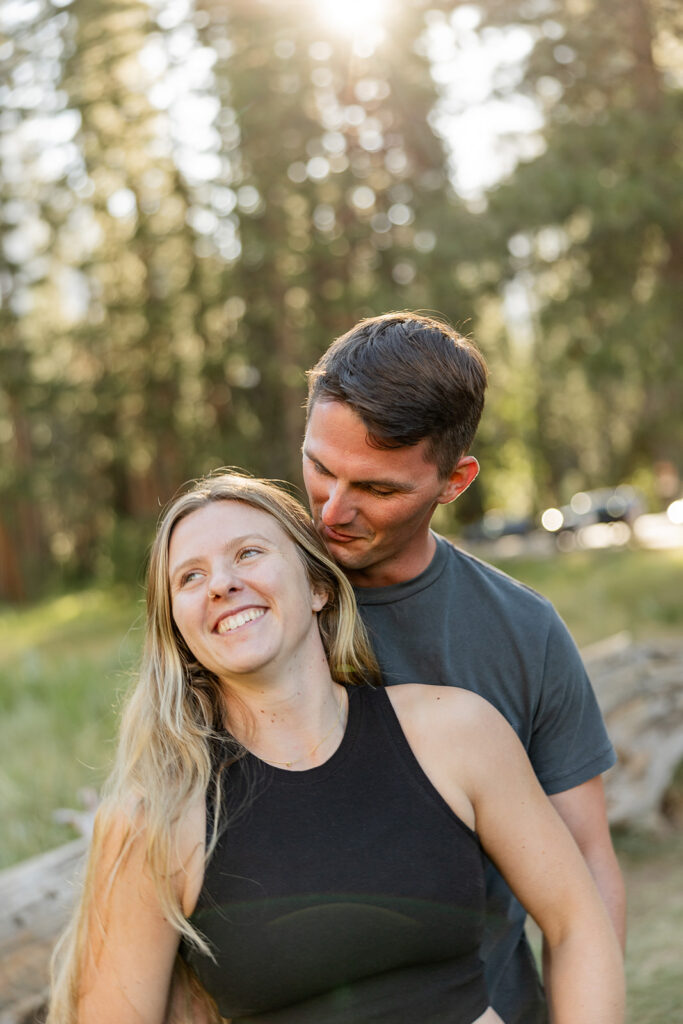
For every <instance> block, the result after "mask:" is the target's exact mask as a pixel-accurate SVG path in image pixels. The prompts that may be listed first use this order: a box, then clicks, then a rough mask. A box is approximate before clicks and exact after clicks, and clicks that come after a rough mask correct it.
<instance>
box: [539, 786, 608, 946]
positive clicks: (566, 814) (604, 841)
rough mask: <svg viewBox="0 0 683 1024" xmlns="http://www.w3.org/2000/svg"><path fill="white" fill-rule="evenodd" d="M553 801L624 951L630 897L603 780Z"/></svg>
mask: <svg viewBox="0 0 683 1024" xmlns="http://www.w3.org/2000/svg"><path fill="white" fill-rule="evenodd" d="M550 801H551V803H552V804H553V806H554V807H555V810H556V811H557V813H558V814H559V815H560V817H561V818H562V820H563V821H564V823H565V825H566V826H567V828H568V829H569V831H570V832H571V834H572V835H573V837H574V840H575V842H576V845H577V846H578V847H579V849H580V850H581V853H582V854H583V856H584V860H585V861H586V864H587V865H588V867H589V869H590V872H591V874H592V876H593V879H594V881H595V884H596V885H597V887H598V891H599V893H600V895H601V896H602V899H603V902H604V904H605V906H606V907H607V912H608V914H609V916H610V918H611V921H612V924H613V925H614V930H615V932H616V933H617V938H618V939H619V942H620V944H621V948H622V949H624V947H625V944H626V894H625V891H624V880H623V878H622V877H621V870H620V868H619V863H618V861H617V858H616V854H615V852H614V847H613V846H612V837H611V836H610V831H609V825H608V824H607V808H606V806H605V790H604V787H603V784H602V777H601V776H600V775H596V776H595V778H593V779H589V780H588V781H587V782H584V783H582V785H580V786H575V787H574V788H573V789H568V790H565V792H564V793H555V794H554V795H552V796H551V797H550Z"/></svg>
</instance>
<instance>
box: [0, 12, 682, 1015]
mask: <svg viewBox="0 0 683 1024" xmlns="http://www.w3.org/2000/svg"><path fill="white" fill-rule="evenodd" d="M682 30H683V6H681V4H680V3H678V2H677V0H480V2H479V3H477V4H463V3H455V2H453V0H403V2H398V0H393V2H392V0H383V2H382V0H291V2H287V0H194V2H193V0H5V2H4V3H3V5H2V7H1V8H0V67H1V68H2V76H0V108H1V109H0V712H1V714H0V747H1V748H2V750H3V764H2V768H1V769H0V808H1V809H2V820H3V822H4V829H3V833H4V834H3V837H2V843H1V844H0V866H3V867H4V866H6V865H8V864H12V863H14V862H15V861H17V860H21V859H22V858H24V857H28V856H30V855H31V854H33V853H36V852H38V851H40V850H45V849H48V848H50V847H51V846H54V845H56V844H58V843H60V842H65V841H66V840H67V839H69V838H71V837H72V836H73V835H74V832H73V825H74V823H75V824H77V825H78V821H79V812H78V811H69V812H67V813H66V817H65V816H64V812H57V813H56V815H55V808H59V807H60V806H61V807H68V808H74V807H76V806H77V805H78V803H79V797H78V795H77V794H78V790H79V788H81V787H83V786H84V785H85V786H92V785H97V784H98V783H99V781H100V780H101V778H102V777H103V775H104V774H105V772H106V763H107V762H108V761H109V759H110V755H111V750H112V745H111V737H112V735H113V733H114V731H115V720H116V711H115V709H116V707H117V705H118V703H119V700H120V694H121V691H122V690H123V689H125V686H126V684H127V681H128V679H129V678H130V676H131V675H132V674H133V672H134V665H135V663H136V660H137V657H138V652H139V646H140V634H141V625H140V623H141V617H142V616H141V600H140V599H141V590H140V587H139V583H140V581H141V578H142V574H141V568H142V565H143V562H144V557H145V552H146V550H147V546H148V544H149V541H150V539H151V536H152V532H153V528H154V522H155V521H156V519H157V516H158V514H159V509H160V507H161V505H163V504H164V503H165V502H166V500H167V499H169V498H170V497H171V496H172V494H173V493H174V492H175V491H176V489H177V488H178V487H179V486H180V485H182V483H183V482H184V481H186V480H188V479H190V478H193V477H195V476H197V475H199V474H200V473H202V472H205V471H207V470H211V469H213V468H215V467H217V466H220V465H229V464H232V465H239V466H244V467H247V468H249V469H250V470H252V471H253V472H255V473H258V474H263V475H266V476H272V477H278V478H284V479H288V480H290V481H292V482H294V483H300V455H299V446H300V442H301V436H302V432H303V419H304V417H303V408H302V405H303V401H304V398H305V377H304V373H305V370H306V369H307V368H308V367H309V366H310V365H311V364H312V363H313V362H314V361H315V360H316V359H317V358H318V356H319V355H320V354H321V353H322V352H323V351H324V349H325V348H326V347H327V345H328V344H329V342H330V341H331V340H332V338H334V337H335V336H337V335H338V334H340V333H342V332H344V331H345V330H347V329H348V328H349V327H350V326H352V325H353V323H354V322H355V321H356V320H357V319H359V318H360V317H362V316H371V315H375V314H378V313H382V312H386V311H387V310H390V309H405V308H412V309H422V310H429V311H436V312H438V313H440V314H441V315H443V316H445V317H446V318H447V319H449V320H450V321H451V322H452V323H454V324H455V325H456V326H457V327H458V328H459V329H460V330H461V331H462V332H463V333H465V334H467V335H469V336H472V337H473V338H474V339H475V340H476V341H477V343H478V344H479V346H480V347H481V348H482V350H483V351H484V353H485V355H486V358H487V361H488V363H489V366H490V369H491V383H490V390H489V397H488V403H487V409H486V411H485V414H484V420H483V422H482V426H481V429H480V431H479V435H478V437H477V440H476V444H475V447H474V449H473V453H474V454H475V455H477V457H478V458H479V459H480V461H481V463H482V473H481V475H480V477H479V479H478V481H477V482H476V485H475V486H474V487H472V488H470V490H469V491H468V492H467V493H466V494H465V495H463V497H462V498H461V499H460V500H459V501H458V502H457V503H456V505H455V506H454V507H449V509H448V511H447V512H446V513H445V515H444V518H443V519H442V520H441V521H440V523H439V527H440V529H442V530H443V531H446V532H458V531H460V530H461V528H462V526H463V524H465V523H467V522H468V521H470V520H478V519H479V518H480V517H481V515H482V513H485V512H487V511H490V510H491V509H494V508H496V509H500V510H501V512H502V514H503V515H504V516H508V517H510V518H523V517H529V518H530V519H531V520H534V519H535V518H536V517H537V516H538V513H539V512H540V511H541V510H542V509H543V508H545V507H546V506H547V505H561V504H562V503H564V502H566V501H567V500H568V499H569V498H570V497H571V495H572V494H574V493H575V492H576V491H579V490H587V489H591V488H594V487H600V486H608V487H613V486H616V485H618V484H622V483H627V484H632V485H634V486H635V487H637V488H638V489H639V491H640V492H641V493H642V494H643V495H644V496H645V498H646V500H647V502H648V505H649V508H650V510H651V511H653V512H657V511H659V510H661V509H664V508H665V507H666V506H667V505H668V503H669V502H671V501H672V500H674V499H676V498H678V497H680V494H681V492H680V486H681V485H680V476H681V471H682V470H683V466H682V465H681V463H682V461H683V454H682V453H683V417H681V408H682V406H683V345H682V343H681V313H682V312H683V303H682V300H681V296H683V43H682V42H681V40H682V39H683V31H682ZM681 564H682V562H681V549H679V550H678V551H676V552H662V551H660V552H655V551H631V550H623V551H618V552H616V551H598V552H592V553H591V552H585V551H584V552H580V551H577V552H574V554H573V555H567V554H563V555H556V556H555V557H554V558H551V559H545V560H536V561H533V560H532V561H527V562H526V563H522V562H516V563H515V565H514V566H512V567H510V566H509V565H508V566H506V568H508V569H509V570H510V571H512V572H513V573H514V574H515V575H518V576H519V578H521V579H523V580H525V581H526V582H528V583H530V584H531V585H533V586H536V587H537V588H538V589H540V590H541V591H542V592H544V593H546V594H548V596H550V597H551V598H552V599H553V600H554V601H555V602H556V604H557V606H558V608H559V610H560V612H561V613H562V615H563V616H564V617H565V618H566V620H567V622H568V624H569V625H570V627H571V629H572V631H573V632H574V634H575V636H576V638H577V640H578V642H579V643H580V644H582V645H583V644H589V643H593V642H594V641H596V640H600V639H601V638H602V637H604V636H605V635H607V634H608V633H611V632H615V631H618V630H623V629H628V630H629V631H630V632H631V633H632V635H633V636H635V637H638V638H640V637H647V636H649V635H650V634H651V633H652V632H653V631H654V632H656V633H658V634H666V635H667V636H675V634H676V633H678V634H679V635H680V626H681V621H682V619H683V609H682V608H681V601H680V569H681ZM681 774H682V773H681V772H680V771H679V776H678V779H677V784H676V785H677V788H675V789H674V791H673V792H675V793H676V794H677V796H676V799H675V801H674V803H673V804H672V806H674V807H678V808H679V809H680V808H681V807H683V796H681V794H682V793H683V780H682V778H681ZM85 797H86V800H87V799H88V794H87V793H86V794H85ZM90 797H92V794H90ZM60 813H61V816H60ZM681 813H683V812H681ZM85 817H86V818H87V814H86V815H85ZM616 838H617V845H618V850H619V854H620V859H621V863H622V866H623V867H624V870H625V872H626V877H627V885H628V889H629V902H630V907H631V921H630V939H629V943H630V945H629V959H628V961H627V971H628V976H629V1005H630V1007H631V1009H630V1017H629V1021H630V1022H632V1024H664V1022H665V1021H670V1020H673V1019H675V1018H676V1016H677V1014H678V1013H680V1005H681V998H682V997H681V993H682V992H683V978H682V977H681V968H680V957H679V956H678V955H677V950H678V946H679V944H680V942H679V940H680V934H681V928H682V927H683V900H682V899H681V897H680V893H681V892H682V891H683V887H682V885H681V864H682V863H683V858H682V856H681V854H682V852H683V833H682V832H680V831H678V832H677V833H676V832H675V831H673V832H672V833H671V834H670V835H669V836H668V837H666V838H664V839H660V840H657V841H655V840H653V839H652V838H651V837H648V838H646V839H642V838H640V837H639V836H638V835H637V833H628V834H624V835H621V836H617V837H616Z"/></svg>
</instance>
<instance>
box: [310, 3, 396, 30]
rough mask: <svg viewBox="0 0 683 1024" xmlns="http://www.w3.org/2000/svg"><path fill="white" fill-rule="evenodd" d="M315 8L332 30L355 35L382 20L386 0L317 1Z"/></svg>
mask: <svg viewBox="0 0 683 1024" xmlns="http://www.w3.org/2000/svg"><path fill="white" fill-rule="evenodd" d="M316 6H317V8H318V10H319V11H320V13H321V15H322V17H323V18H324V19H325V21H326V22H327V23H328V24H329V25H330V26H331V27H332V28H334V29H336V30H337V31H339V32H345V33H348V34H349V35H355V34H356V33H358V32H362V31H364V30H367V29H368V28H370V27H372V26H376V25H378V24H379V23H380V22H381V21H382V20H383V18H384V15H385V14H386V10H387V0H318V2H317V4H316Z"/></svg>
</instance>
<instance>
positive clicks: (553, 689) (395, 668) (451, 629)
mask: <svg viewBox="0 0 683 1024" xmlns="http://www.w3.org/2000/svg"><path fill="white" fill-rule="evenodd" d="M435 536H436V535H435ZM436 541H437V547H436V553H435V555H434V558H433V559H432V561H431V563H430V565H429V566H428V567H427V568H426V569H425V571H424V572H423V573H421V574H420V575H419V576H416V577H415V578H414V579H412V580H408V581H406V582H404V583H397V584H394V585H392V586H387V587H376V588H375V587H357V588H355V593H356V599H357V601H358V607H359V610H360V614H361V616H362V619H363V621H364V623H365V625H366V627H367V629H368V632H369V634H370V639H371V641H372V646H373V649H374V651H375V654H376V655H377V658H378V660H379V664H380V667H381V669H382V674H383V676H384V680H385V682H386V684H387V685H388V686H392V685H395V684H397V683H434V684H440V685H448V686H461V687H464V688H465V689H468V690H473V691H474V692H475V693H478V694H480V695H481V696H482V697H485V698H486V700H488V701H489V702H490V703H491V704H493V705H494V707H496V708H498V710H499V711H500V712H501V713H502V714H503V715H505V717H506V718H507V720H508V722H510V724H511V725H512V727H513V729H514V730H515V732H516V733H517V735H518V736H519V738H520V740H521V741H522V743H523V744H524V747H525V749H526V751H527V754H528V756H529V760H530V761H531V763H532V765H533V767H534V771H535V772H536V775H537V777H538V779H539V781H540V783H541V785H542V786H543V788H544V789H545V791H546V793H548V794H549V795H551V794H553V793H562V792H564V791H565V790H568V789H572V788H573V787H574V786H578V785H580V784H581V783H582V782H586V781H587V780H588V779H592V778H594V777H595V776H596V775H600V774H601V773H602V772H604V771H606V770H607V769H608V768H611V766H612V765H613V764H614V762H615V760H616V758H615V754H614V750H613V748H612V744H611V743H610V741H609V738H608V736H607V732H606V730H605V725H604V722H603V720H602V715H601V713H600V709H599V707H598V704H597V701H596V699H595V694H594V693H593V689H592V687H591V684H590V680H589V679H588V676H587V675H586V671H585V669H584V667H583V663H582V661H581V658H580V655H579V653H578V651H577V649H576V646H575V644H574V642H573V640H572V638H571V637H570V635H569V633H568V631H567V629H566V627H565V625H564V623H563V622H562V620H561V619H560V617H559V616H558V614H557V612H556V611H555V610H554V608H553V607H552V605H551V604H550V602H549V601H547V600H546V599H545V598H543V597H541V595H540V594H537V593H536V592H535V591H533V590H531V589H530V588H529V587H526V586H524V585H523V584H521V583H518V582H517V581H516V580H513V579H512V578H511V577H509V576H506V575H505V573H502V572H500V571H499V570H497V569H494V568H493V567H492V566H490V565H487V564H486V563H485V562H482V561H480V560H479V559H477V558H474V557H472V556H471V555H467V554H465V553H464V552H462V551H460V550H458V549H457V548H455V547H454V546H453V545H452V544H450V543H449V542H448V541H446V540H444V539H443V538H442V537H438V536H437V537H436ZM525 919H526V913H525V911H524V909H523V908H522V907H521V906H520V904H519V903H518V902H517V900H515V898H514V897H513V895H512V893H511V892H510V890H509V888H508V886H507V885H506V883H505V882H504V880H503V879H502V877H501V876H500V874H498V872H497V871H496V870H495V868H494V867H493V865H492V864H489V865H488V871H487V925H486V933H485V938H484V944H483V947H482V957H483V959H484V962H485V968H486V980H487V984H488V990H489V997H490V999H491V1002H492V1004H493V1006H494V1008H495V1009H496V1011H497V1012H498V1013H499V1014H500V1016H501V1017H502V1018H503V1020H504V1021H505V1022H506V1024H541V1022H544V1021H546V1020H547V1010H546V1007H545V1000H544V997H543V992H542V989H541V986H540V983H539V979H538V974H537V972H536V969H535V967H534V964H533V959H532V956H531V953H530V950H529V947H528V944H527V942H526V938H525V935H524V922H525Z"/></svg>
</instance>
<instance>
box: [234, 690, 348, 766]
mask: <svg viewBox="0 0 683 1024" xmlns="http://www.w3.org/2000/svg"><path fill="white" fill-rule="evenodd" d="M345 689H346V693H347V695H348V703H349V711H348V716H347V719H346V728H345V729H344V735H343V736H342V738H341V742H340V743H339V746H338V747H337V749H336V750H335V751H334V753H333V754H331V755H330V756H329V757H328V759H327V760H326V761H323V763H322V764H319V765H316V766H315V767H314V768H303V769H301V770H297V769H295V768H294V769H292V768H283V767H280V766H278V765H274V764H270V763H269V762H268V761H263V760H262V759H261V758H260V757H257V756H256V754H252V753H251V751H247V754H246V757H245V760H246V761H247V762H251V764H253V765H256V766H258V770H259V772H261V773H265V775H266V776H267V777H270V778H272V779H277V782H278V784H284V785H286V786H300V785H310V784H312V783H316V782H322V781H323V780H324V779H326V778H327V777H328V776H329V775H331V774H332V773H333V772H335V771H337V770H338V769H339V768H341V767H343V765H344V763H345V762H346V760H347V759H348V757H349V755H350V754H351V751H352V750H353V747H354V745H355V742H356V738H357V736H358V731H359V728H360V720H361V715H362V707H361V700H360V694H359V691H360V690H361V689H362V687H360V686H346V687H345Z"/></svg>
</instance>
